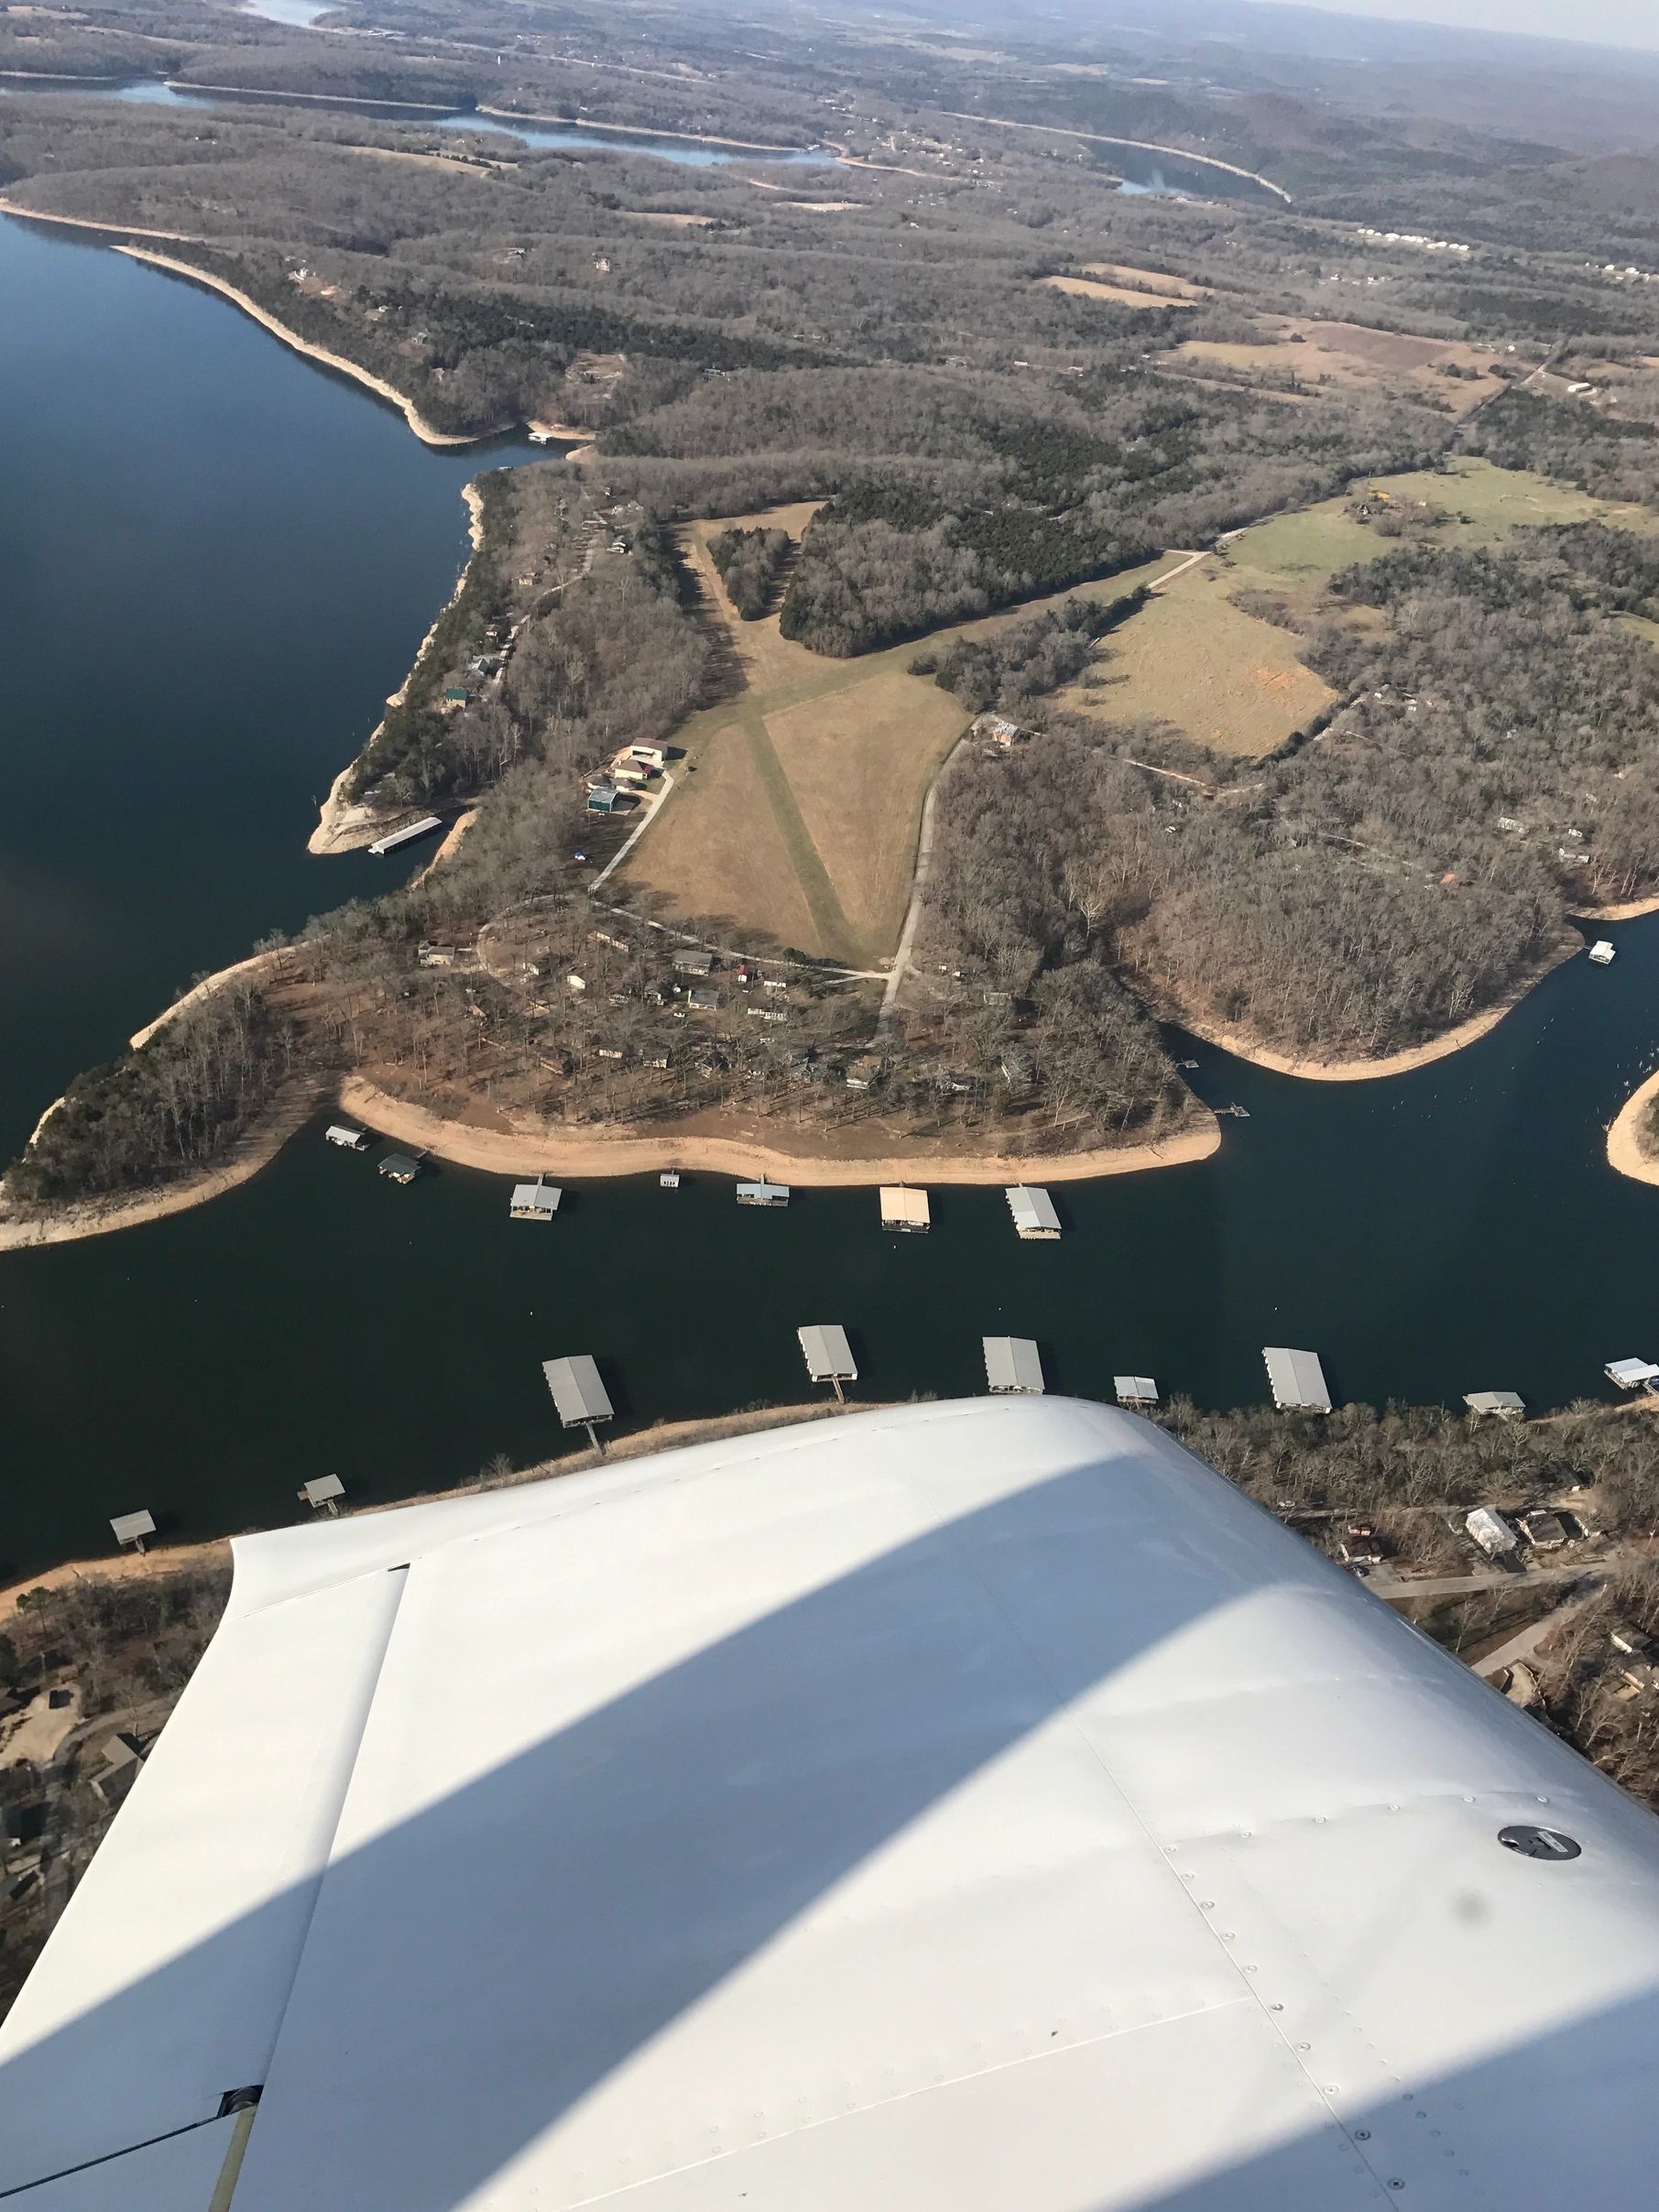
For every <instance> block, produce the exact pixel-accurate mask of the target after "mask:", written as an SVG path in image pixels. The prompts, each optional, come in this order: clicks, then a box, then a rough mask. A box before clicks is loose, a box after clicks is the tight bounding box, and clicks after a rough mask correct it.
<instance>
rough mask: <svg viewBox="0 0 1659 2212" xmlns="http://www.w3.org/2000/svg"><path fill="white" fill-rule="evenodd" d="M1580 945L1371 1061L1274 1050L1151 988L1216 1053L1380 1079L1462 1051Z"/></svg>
mask: <svg viewBox="0 0 1659 2212" xmlns="http://www.w3.org/2000/svg"><path fill="white" fill-rule="evenodd" d="M1583 950H1584V940H1583V939H1582V938H1581V937H1580V936H1578V934H1577V932H1574V934H1573V940H1572V943H1570V944H1566V943H1563V944H1561V945H1559V946H1558V947H1557V948H1556V950H1555V952H1553V953H1550V954H1549V955H1548V956H1547V957H1546V958H1545V959H1544V960H1543V961H1541V962H1539V963H1538V964H1536V965H1535V966H1533V967H1532V968H1530V969H1528V971H1527V973H1526V974H1525V975H1523V976H1522V977H1521V978H1520V979H1519V981H1518V982H1517V983H1516V984H1515V985H1514V986H1512V989H1511V990H1510V991H1508V992H1507V993H1506V994H1505V995H1504V997H1503V999H1502V1000H1501V1003H1500V1004H1499V1005H1497V1006H1493V1007H1488V1008H1486V1009H1485V1011H1484V1012H1483V1013H1479V1014H1471V1015H1470V1016H1469V1018H1468V1020H1467V1021H1460V1022H1459V1023H1458V1024H1457V1028H1456V1029H1452V1030H1442V1032H1441V1034H1440V1035H1439V1036H1438V1037H1431V1038H1430V1039H1429V1040H1428V1041H1427V1042H1426V1043H1424V1044H1417V1045H1412V1046H1410V1047H1408V1048H1407V1050H1405V1051H1404V1052H1389V1053H1385V1054H1384V1055H1383V1056H1382V1057H1381V1058H1380V1059H1375V1060H1314V1059H1311V1058H1308V1057H1306V1056H1304V1055H1299V1054H1296V1053H1291V1052H1275V1051H1274V1049H1273V1048H1272V1046H1271V1045H1266V1044H1262V1043H1261V1042H1259V1041H1257V1040H1256V1039H1254V1038H1252V1037H1249V1036H1245V1035H1241V1034H1240V1033H1239V1031H1237V1030H1217V1029H1214V1028H1212V1027H1210V1026H1209V1025H1208V1024H1207V1023H1206V1022H1205V1021H1204V1020H1203V1019H1201V1018H1195V1016H1193V1015H1192V1014H1191V1013H1189V1012H1188V1011H1187V1010H1186V1009H1185V1008H1184V1007H1182V1006H1180V1005H1179V1003H1178V1002H1177V1001H1175V1000H1173V998H1171V997H1169V996H1168V995H1167V994H1166V993H1162V992H1158V993H1155V994H1154V998H1155V1001H1156V1003H1157V1006H1158V1008H1159V1011H1160V1018H1161V1019H1166V1020H1168V1021H1170V1022H1173V1024H1174V1025H1175V1026H1176V1027H1177V1028H1179V1029H1183V1030H1186V1031H1187V1032H1188V1034H1189V1035H1191V1036H1194V1037H1196V1038H1197V1039H1198V1040H1199V1041H1200V1043H1203V1044H1207V1045H1211V1046H1213V1047H1214V1048H1215V1049H1216V1051H1217V1052H1230V1053H1231V1054H1232V1056H1233V1058H1234V1059H1235V1060H1247V1061H1249V1062H1250V1065H1251V1066H1252V1067H1257V1068H1266V1069H1267V1070H1268V1072H1269V1073H1271V1074H1274V1075H1294V1076H1297V1077H1298V1078H1300V1080H1301V1081H1302V1082H1304V1083H1370V1082H1372V1081H1378V1082H1381V1081H1383V1080H1385V1079H1386V1078H1387V1077H1389V1076H1391V1075H1409V1074H1410V1073H1412V1072H1413V1069H1416V1068H1424V1067H1429V1066H1431V1065H1432V1064H1433V1062H1435V1061H1436V1060H1449V1059H1450V1058H1451V1056H1452V1054H1453V1053H1454V1052H1462V1051H1463V1049H1464V1047H1465V1046H1466V1045H1471V1044H1474V1043H1476V1042H1477V1041H1479V1039H1480V1038H1482V1037H1484V1036H1486V1035H1487V1034H1488V1033H1489V1031H1490V1030H1495V1029H1496V1028H1497V1026H1498V1024H1499V1023H1500V1022H1501V1020H1502V1019H1503V1018H1504V1017H1505V1015H1506V1014H1512V1013H1513V1012H1514V1010H1515V1008H1517V1007H1518V1006H1519V1005H1520V1004H1521V1001H1522V1000H1523V998H1525V997H1528V996H1529V995H1530V994H1531V993H1532V992H1533V990H1535V989H1536V988H1537V986H1538V985H1539V984H1541V983H1542V982H1543V981H1544V977H1545V976H1546V975H1551V974H1553V973H1554V971H1555V969H1556V968H1558V967H1561V966H1562V965H1564V964H1565V963H1566V962H1567V961H1569V960H1571V959H1572V958H1573V957H1574V956H1575V954H1577V953H1580V952H1582V951H1583ZM1164 1009H1168V1010H1167V1011H1165V1010H1164Z"/></svg>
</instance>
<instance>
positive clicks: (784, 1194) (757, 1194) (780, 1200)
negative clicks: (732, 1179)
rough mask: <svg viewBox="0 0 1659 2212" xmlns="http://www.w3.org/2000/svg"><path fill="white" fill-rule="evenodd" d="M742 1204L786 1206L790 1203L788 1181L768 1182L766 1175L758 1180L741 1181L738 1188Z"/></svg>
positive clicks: (738, 1197)
mask: <svg viewBox="0 0 1659 2212" xmlns="http://www.w3.org/2000/svg"><path fill="white" fill-rule="evenodd" d="M737 1204H739V1205H740V1206H786V1205H788V1204H789V1185H788V1183H787V1182H768V1181H767V1180H766V1177H765V1176H764V1175H762V1176H761V1178H760V1180H759V1182H740V1183H739V1184H738V1185H737Z"/></svg>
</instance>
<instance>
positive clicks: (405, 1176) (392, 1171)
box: [375, 1152, 420, 1182]
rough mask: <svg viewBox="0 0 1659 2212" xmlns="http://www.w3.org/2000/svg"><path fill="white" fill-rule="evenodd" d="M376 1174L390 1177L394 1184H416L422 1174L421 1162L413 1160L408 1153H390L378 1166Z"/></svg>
mask: <svg viewBox="0 0 1659 2212" xmlns="http://www.w3.org/2000/svg"><path fill="white" fill-rule="evenodd" d="M375 1172H376V1173H377V1174H378V1175H389V1176H390V1178H391V1180H392V1181H393V1182H416V1181H418V1180H419V1177H420V1161H419V1160H411V1159H410V1158H409V1154H408V1153H407V1152H388V1153H387V1155H386V1158H385V1159H384V1160H380V1161H379V1162H378V1163H377V1167H376V1170H375Z"/></svg>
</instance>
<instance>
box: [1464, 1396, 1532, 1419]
mask: <svg viewBox="0 0 1659 2212" xmlns="http://www.w3.org/2000/svg"><path fill="white" fill-rule="evenodd" d="M1463 1402H1464V1404H1465V1405H1466V1406H1468V1410H1469V1411H1470V1412H1471V1413H1491V1414H1494V1415H1495V1416H1496V1417H1497V1419H1498V1420H1500V1421H1519V1420H1520V1419H1521V1416H1522V1415H1523V1413H1524V1412H1525V1411H1526V1400H1525V1399H1523V1397H1522V1395H1521V1393H1520V1391H1519V1390H1468V1391H1466V1392H1465V1393H1464V1399H1463Z"/></svg>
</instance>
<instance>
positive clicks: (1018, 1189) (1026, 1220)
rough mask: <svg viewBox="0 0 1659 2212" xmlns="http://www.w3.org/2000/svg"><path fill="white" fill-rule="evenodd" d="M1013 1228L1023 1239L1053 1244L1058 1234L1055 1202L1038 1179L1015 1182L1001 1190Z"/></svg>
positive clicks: (1058, 1223)
mask: <svg viewBox="0 0 1659 2212" xmlns="http://www.w3.org/2000/svg"><path fill="white" fill-rule="evenodd" d="M1004 1195H1005V1196H1006V1197H1007V1199H1008V1210H1009V1212H1010V1214H1011V1215H1013V1217H1014V1228H1015V1230H1016V1232H1017V1233H1018V1235H1019V1236H1020V1237H1022V1238H1023V1239H1024V1240H1025V1242H1026V1243H1028V1244H1031V1243H1041V1244H1053V1242H1054V1241H1055V1239H1056V1238H1057V1237H1059V1235H1060V1216H1059V1215H1058V1214H1056V1213H1055V1211H1054V1202H1053V1199H1052V1198H1051V1197H1050V1196H1049V1194H1048V1193H1047V1192H1046V1191H1045V1190H1043V1189H1042V1186H1041V1184H1039V1183H1027V1182H1016V1183H1014V1184H1012V1185H1010V1188H1009V1190H1008V1191H1007V1192H1006V1193H1004Z"/></svg>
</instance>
